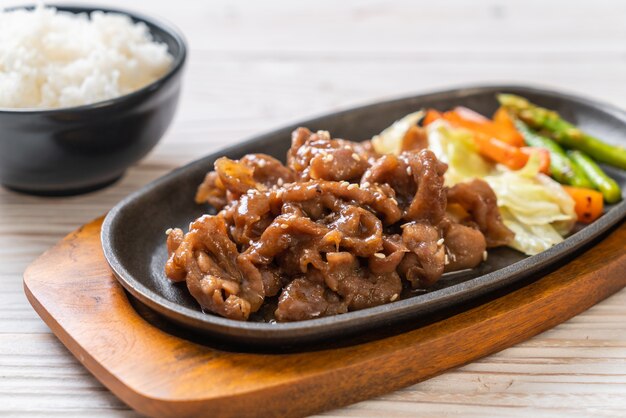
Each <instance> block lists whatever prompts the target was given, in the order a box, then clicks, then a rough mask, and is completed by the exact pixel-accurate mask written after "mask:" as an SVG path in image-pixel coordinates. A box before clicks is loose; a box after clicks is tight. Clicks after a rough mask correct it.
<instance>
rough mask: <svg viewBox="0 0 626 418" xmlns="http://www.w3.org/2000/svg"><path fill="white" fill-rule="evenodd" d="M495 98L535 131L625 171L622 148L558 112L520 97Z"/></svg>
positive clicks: (625, 160) (624, 154)
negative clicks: (599, 137)
mask: <svg viewBox="0 0 626 418" xmlns="http://www.w3.org/2000/svg"><path fill="white" fill-rule="evenodd" d="M498 101H499V102H500V104H501V105H502V106H504V107H505V108H506V109H507V110H509V111H510V112H512V113H513V114H514V115H515V116H516V117H518V118H519V119H521V120H522V121H524V122H525V123H527V124H528V125H530V126H531V127H532V128H534V129H537V130H542V131H546V132H548V133H549V134H550V136H551V137H552V139H554V140H555V141H556V142H558V143H559V144H561V145H563V146H565V147H567V148H572V149H578V150H581V151H583V152H584V153H586V154H588V155H589V156H590V157H592V158H593V159H594V160H596V161H599V162H601V163H606V164H609V165H612V166H615V167H619V168H621V169H624V170H626V149H624V147H620V146H615V145H610V144H607V143H605V142H602V141H601V140H599V139H598V138H595V137H593V136H591V135H589V134H587V133H585V132H583V131H581V130H580V129H578V128H577V127H576V126H574V125H572V124H571V123H569V122H567V121H565V120H564V119H562V118H561V117H560V116H559V114H558V113H556V112H554V111H552V110H549V109H545V108H543V107H539V106H536V105H534V104H532V103H530V102H529V101H528V100H526V99H525V98H523V97H520V96H515V95H513V94H499V95H498Z"/></svg>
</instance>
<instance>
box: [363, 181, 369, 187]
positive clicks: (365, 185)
mask: <svg viewBox="0 0 626 418" xmlns="http://www.w3.org/2000/svg"><path fill="white" fill-rule="evenodd" d="M362 187H370V182H369V181H366V182H365V183H363V185H362Z"/></svg>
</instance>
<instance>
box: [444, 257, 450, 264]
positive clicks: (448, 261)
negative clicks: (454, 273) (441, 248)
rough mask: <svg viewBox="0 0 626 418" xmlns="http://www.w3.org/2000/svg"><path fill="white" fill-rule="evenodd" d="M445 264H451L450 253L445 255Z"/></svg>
mask: <svg viewBox="0 0 626 418" xmlns="http://www.w3.org/2000/svg"><path fill="white" fill-rule="evenodd" d="M443 264H445V265H446V266H447V265H448V264H450V259H449V258H448V254H446V255H444V256H443Z"/></svg>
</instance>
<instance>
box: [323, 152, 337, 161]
mask: <svg viewBox="0 0 626 418" xmlns="http://www.w3.org/2000/svg"><path fill="white" fill-rule="evenodd" d="M334 158H335V157H333V156H332V154H326V155H325V156H324V158H323V160H324V162H326V163H329V162H331V161H332V160H333V159H334Z"/></svg>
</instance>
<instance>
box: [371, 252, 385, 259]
mask: <svg viewBox="0 0 626 418" xmlns="http://www.w3.org/2000/svg"><path fill="white" fill-rule="evenodd" d="M374 257H376V258H385V254H383V253H374Z"/></svg>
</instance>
